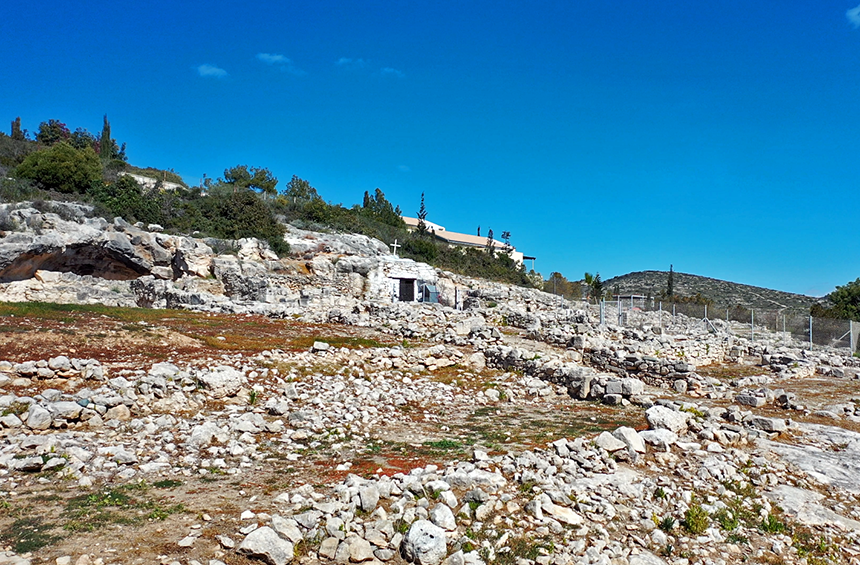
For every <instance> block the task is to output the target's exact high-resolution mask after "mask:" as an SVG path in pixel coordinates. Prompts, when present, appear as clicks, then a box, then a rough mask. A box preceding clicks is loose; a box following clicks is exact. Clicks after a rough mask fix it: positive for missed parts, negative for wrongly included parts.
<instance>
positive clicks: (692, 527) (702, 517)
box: [681, 501, 711, 535]
mask: <svg viewBox="0 0 860 565" xmlns="http://www.w3.org/2000/svg"><path fill="white" fill-rule="evenodd" d="M710 523H711V520H710V518H709V517H708V513H707V512H706V511H705V509H704V508H702V505H701V504H699V503H698V502H695V501H693V502H692V503H691V504H690V507H689V508H688V509H687V511H686V512H684V519H683V520H681V525H682V526H684V529H685V530H687V531H688V532H690V533H691V534H695V535H698V534H701V533H703V532H704V531H705V530H707V529H708V526H709V525H710Z"/></svg>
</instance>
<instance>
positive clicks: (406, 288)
mask: <svg viewBox="0 0 860 565" xmlns="http://www.w3.org/2000/svg"><path fill="white" fill-rule="evenodd" d="M414 301H415V279H400V302H414Z"/></svg>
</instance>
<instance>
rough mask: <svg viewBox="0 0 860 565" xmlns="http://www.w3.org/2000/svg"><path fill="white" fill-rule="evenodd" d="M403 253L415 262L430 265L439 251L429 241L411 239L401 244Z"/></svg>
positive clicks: (416, 238)
mask: <svg viewBox="0 0 860 565" xmlns="http://www.w3.org/2000/svg"><path fill="white" fill-rule="evenodd" d="M403 253H404V255H408V256H409V257H411V258H413V259H415V260H416V261H421V262H424V263H431V264H432V263H433V262H434V261H435V260H436V257H437V256H438V255H439V249H438V248H437V247H436V244H435V243H434V242H432V241H430V240H429V239H424V238H418V237H412V238H410V239H407V240H406V243H404V244H403Z"/></svg>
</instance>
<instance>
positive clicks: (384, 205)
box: [361, 188, 406, 228]
mask: <svg viewBox="0 0 860 565" xmlns="http://www.w3.org/2000/svg"><path fill="white" fill-rule="evenodd" d="M361 208H362V214H363V215H365V216H367V217H368V218H372V219H374V220H376V221H378V222H382V223H383V224H388V225H389V226H396V227H404V228H405V227H406V224H404V223H403V219H402V218H401V217H400V216H401V211H400V206H397V207H394V206H393V205H392V204H391V202H389V201H388V200H386V199H385V193H384V192H382V191H381V190H380V189H378V188H377V189H376V190H375V191H374V193H373V194H370V193H369V192H367V191H365V192H364V202H363V204H362V207H361Z"/></svg>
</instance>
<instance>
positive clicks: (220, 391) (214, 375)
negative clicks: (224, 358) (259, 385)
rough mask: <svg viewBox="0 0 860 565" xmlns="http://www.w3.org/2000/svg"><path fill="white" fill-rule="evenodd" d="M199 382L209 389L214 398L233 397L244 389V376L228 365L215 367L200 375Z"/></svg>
mask: <svg viewBox="0 0 860 565" xmlns="http://www.w3.org/2000/svg"><path fill="white" fill-rule="evenodd" d="M197 378H198V380H199V381H200V382H201V383H203V385H204V386H205V387H206V388H208V389H209V394H211V395H212V396H213V397H214V398H224V397H226V396H233V395H234V394H236V393H237V392H239V389H241V388H242V383H243V381H244V379H245V378H244V376H243V375H242V373H241V372H240V371H237V370H236V369H234V368H233V367H229V366H227V365H221V366H219V367H215V368H214V369H212V370H211V371H208V372H203V373H200V374H199V375H198V377H197Z"/></svg>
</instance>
